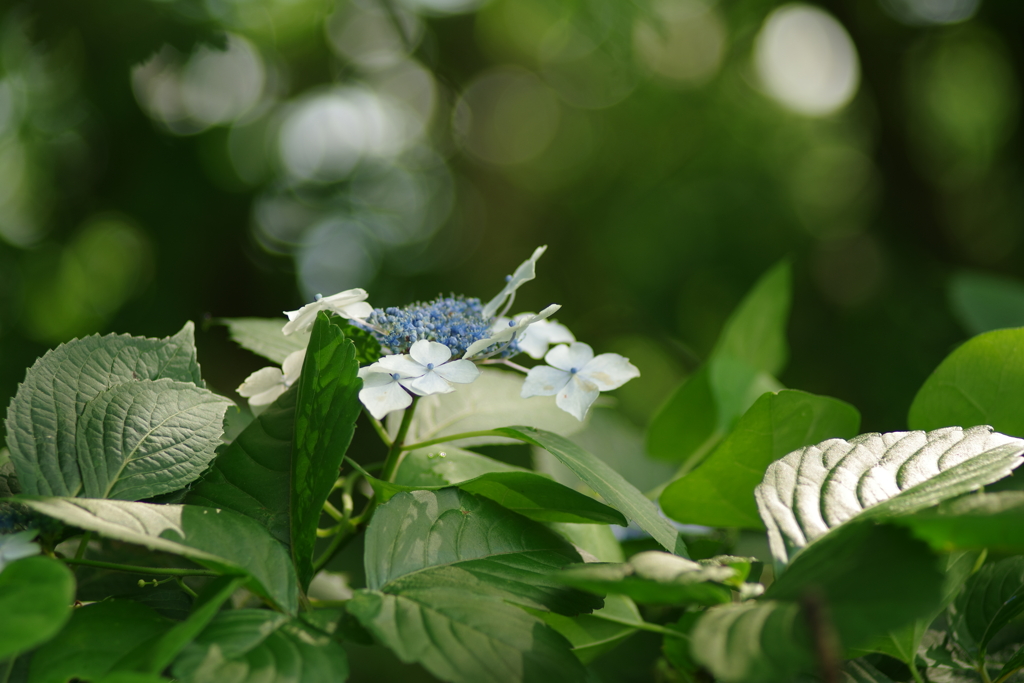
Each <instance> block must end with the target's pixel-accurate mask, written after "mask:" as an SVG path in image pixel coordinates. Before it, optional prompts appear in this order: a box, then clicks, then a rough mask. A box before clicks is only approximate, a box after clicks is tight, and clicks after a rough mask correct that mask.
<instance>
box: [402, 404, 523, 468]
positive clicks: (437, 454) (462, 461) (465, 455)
mask: <svg viewBox="0 0 1024 683" xmlns="http://www.w3.org/2000/svg"><path fill="white" fill-rule="evenodd" d="M417 410H418V407H417ZM531 471H532V470H528V469H525V468H523V467H515V466H513V465H508V464H506V463H503V462H501V461H500V460H495V459H494V458H488V457H487V456H486V455H480V454H479V453H474V452H472V451H467V450H463V449H461V448H455V447H454V446H449V445H446V444H440V445H437V446H427V447H426V448H417V449H416V450H412V451H409V452H408V453H406V454H405V457H404V458H402V466H401V467H399V468H398V472H397V473H396V474H395V483H396V484H402V485H403V486H450V485H451V484H458V483H460V482H463V481H467V480H469V479H475V478H476V477H479V476H480V475H482V474H489V473H491V472H531Z"/></svg>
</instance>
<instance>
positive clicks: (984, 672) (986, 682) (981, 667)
mask: <svg viewBox="0 0 1024 683" xmlns="http://www.w3.org/2000/svg"><path fill="white" fill-rule="evenodd" d="M976 670H977V672H978V673H979V674H981V683H992V679H991V678H989V675H988V669H986V668H985V661H984V659H983V660H982V661H981V663H980V664H978V666H977V667H976Z"/></svg>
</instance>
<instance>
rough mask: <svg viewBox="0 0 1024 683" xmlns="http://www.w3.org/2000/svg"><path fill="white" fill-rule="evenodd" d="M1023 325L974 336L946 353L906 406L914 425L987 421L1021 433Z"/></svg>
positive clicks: (1005, 430)
mask: <svg viewBox="0 0 1024 683" xmlns="http://www.w3.org/2000/svg"><path fill="white" fill-rule="evenodd" d="M1022 404H1024V328H1016V329H1011V330H996V331H994V332H988V333H986V334H982V335H979V336H977V337H974V338H973V339H971V340H970V341H968V342H967V343H965V344H964V345H963V346H961V347H959V348H958V349H957V350H956V351H954V352H953V353H951V354H949V356H947V357H946V359H945V360H944V361H942V363H941V364H939V367H938V368H936V370H935V372H933V373H932V374H931V376H930V377H928V379H927V380H926V381H925V383H924V385H923V386H922V387H921V389H920V391H918V392H917V396H915V397H914V402H913V403H912V404H911V406H910V416H909V418H908V422H909V424H910V427H911V428H912V429H937V428H939V427H948V426H950V425H960V426H963V427H973V426H975V425H990V426H991V427H993V428H994V429H996V430H997V431H1000V432H1003V433H1005V434H1010V435H1012V436H1024V412H1021V411H1020V410H1019V406H1020V405H1022Z"/></svg>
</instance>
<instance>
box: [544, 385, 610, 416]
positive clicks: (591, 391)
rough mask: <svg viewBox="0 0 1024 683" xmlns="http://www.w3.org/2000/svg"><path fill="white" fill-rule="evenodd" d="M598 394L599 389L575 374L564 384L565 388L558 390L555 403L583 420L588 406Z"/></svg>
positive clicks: (588, 408) (599, 392)
mask: <svg viewBox="0 0 1024 683" xmlns="http://www.w3.org/2000/svg"><path fill="white" fill-rule="evenodd" d="M600 394H601V391H600V390H599V389H598V388H597V387H596V386H594V385H593V384H591V383H590V382H588V381H586V380H584V379H582V378H581V377H580V376H579V375H576V376H574V377H573V378H572V381H571V382H569V383H568V384H566V385H565V388H563V389H562V390H561V391H560V392H558V396H557V397H556V398H555V404H556V405H557V406H558V407H559V408H561V409H562V410H564V411H565V412H567V413H569V414H570V415H572V416H573V417H575V418H576V419H577V420H579V421H580V422H583V419H584V418H585V417H586V416H587V411H589V410H590V406H592V405H593V404H594V401H596V400H597V397H598V396H599V395H600Z"/></svg>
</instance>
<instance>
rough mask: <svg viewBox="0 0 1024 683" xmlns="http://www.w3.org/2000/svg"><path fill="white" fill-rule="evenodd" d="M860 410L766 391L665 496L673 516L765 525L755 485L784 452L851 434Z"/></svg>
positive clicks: (690, 520) (810, 396) (686, 520)
mask: <svg viewBox="0 0 1024 683" xmlns="http://www.w3.org/2000/svg"><path fill="white" fill-rule="evenodd" d="M859 427H860V414H859V413H858V412H857V410H856V409H855V408H854V407H853V406H851V405H849V404H847V403H844V402H842V401H837V400H836V399H833V398H828V397H825V396H815V395H813V394H807V393H804V392H802V391H780V392H779V393H777V394H765V395H763V396H761V398H759V399H758V400H757V402H756V403H754V405H753V406H751V408H750V410H748V411H747V412H746V414H744V415H743V417H742V418H740V420H739V422H738V423H737V424H736V427H735V429H733V431H732V432H731V433H730V434H729V435H728V436H727V437H725V439H724V440H723V441H722V442H721V443H720V444H719V445H718V447H717V448H716V449H715V450H714V451H713V452H712V453H711V455H710V456H709V457H708V458H707V459H706V460H705V461H704V462H703V463H702V464H701V465H700V466H698V467H697V469H695V470H693V471H691V472H690V473H689V474H687V475H686V476H684V477H683V478H682V479H678V480H676V481H675V482H673V483H672V484H670V485H669V486H668V488H666V489H665V490H664V492H663V493H662V494H661V498H660V501H659V502H660V503H661V507H662V509H663V510H664V511H665V514H667V515H668V516H669V517H671V518H673V519H675V520H677V521H680V522H684V523H689V524H705V525H708V526H718V527H744V528H750V529H759V528H764V525H763V523H762V522H761V519H760V517H759V516H758V513H757V502H756V501H755V499H754V489H755V488H756V487H757V485H758V484H759V483H760V482H761V480H762V479H763V478H764V473H765V470H766V469H767V468H768V466H769V465H770V464H771V463H772V462H774V461H775V460H778V459H779V458H781V457H783V456H784V455H786V454H788V453H790V452H792V451H795V450H797V449H798V448H801V447H803V446H807V445H809V444H814V443H818V442H820V441H824V440H825V439H829V438H834V437H838V438H850V437H853V436H854V435H856V434H857V431H858V428H859Z"/></svg>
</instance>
